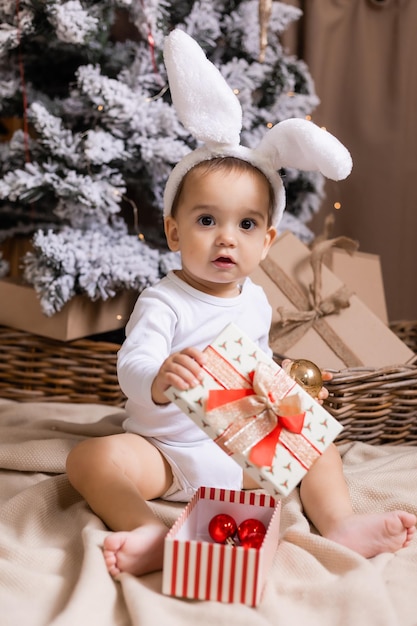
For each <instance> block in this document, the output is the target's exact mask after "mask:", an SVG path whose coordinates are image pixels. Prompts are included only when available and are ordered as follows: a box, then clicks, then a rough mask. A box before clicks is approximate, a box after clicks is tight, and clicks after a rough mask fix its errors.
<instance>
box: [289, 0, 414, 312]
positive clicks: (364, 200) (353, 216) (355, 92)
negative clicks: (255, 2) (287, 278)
mask: <svg viewBox="0 0 417 626" xmlns="http://www.w3.org/2000/svg"><path fill="white" fill-rule="evenodd" d="M287 4H291V5H294V6H299V7H300V8H301V9H302V10H303V17H302V19H301V20H300V21H299V22H298V23H296V24H295V25H294V27H293V28H292V29H290V30H289V32H288V33H287V34H286V40H285V41H284V43H285V45H286V46H287V47H288V48H289V49H290V50H292V51H293V52H294V53H295V54H297V55H298V56H300V57H301V58H304V60H305V61H306V63H307V65H308V67H309V70H310V72H311V74H312V77H313V79H314V82H315V88H316V93H317V95H318V96H319V98H320V100H321V104H320V106H319V108H318V109H316V110H315V111H314V112H313V120H314V121H315V122H316V123H317V124H319V125H320V126H325V127H326V128H328V130H330V131H331V132H333V133H334V134H335V135H336V136H337V137H338V138H339V139H340V140H341V141H342V142H343V143H345V145H346V146H347V147H348V148H349V149H350V151H351V153H352V157H353V162H354V169H353V171H352V174H351V175H350V177H349V178H348V179H347V180H346V181H343V182H339V183H328V184H327V186H326V190H327V198H326V201H325V202H324V203H323V207H322V209H321V211H320V214H319V216H317V217H316V218H314V220H313V223H312V224H311V226H312V228H313V230H314V231H315V232H316V233H317V234H319V233H320V232H321V230H322V224H323V220H324V217H325V216H326V215H327V214H329V213H330V212H333V213H334V215H335V230H334V235H339V234H343V235H347V236H349V237H352V238H354V239H357V240H358V241H359V242H360V249H361V250H363V251H365V252H373V253H376V254H379V255H380V257H381V263H382V271H383V277H384V285H385V292H386V298H387V306H388V315H389V318H390V320H398V319H409V320H414V319H417V280H416V273H417V0H287ZM335 201H340V202H341V203H342V208H341V209H340V210H338V211H336V210H335V209H334V208H333V203H334V202H335Z"/></svg>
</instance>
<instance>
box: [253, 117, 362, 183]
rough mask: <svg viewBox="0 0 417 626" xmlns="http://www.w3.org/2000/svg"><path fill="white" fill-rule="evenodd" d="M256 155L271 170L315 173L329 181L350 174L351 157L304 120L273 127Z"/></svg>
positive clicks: (316, 127)
mask: <svg viewBox="0 0 417 626" xmlns="http://www.w3.org/2000/svg"><path fill="white" fill-rule="evenodd" d="M256 152H258V153H259V154H261V155H262V156H263V157H264V158H266V159H268V160H269V161H270V163H271V165H273V167H274V168H275V169H277V170H279V169H280V168H282V167H284V168H285V167H292V168H296V169H298V170H305V171H319V172H321V173H322V174H323V175H324V176H326V177H327V178H331V179H332V180H342V179H344V178H346V177H347V176H349V174H350V172H351V170H352V157H351V156H350V153H349V151H348V150H347V148H345V146H344V145H343V144H342V143H340V141H339V140H338V139H336V137H335V136H334V135H332V134H331V133H329V132H327V131H326V130H323V129H322V128H320V127H319V126H317V125H316V124H313V122H309V121H307V120H305V119H299V118H296V119H288V120H284V121H283V122H279V124H276V125H275V126H274V127H273V128H271V130H269V131H268V132H267V133H266V134H265V135H264V137H263V138H262V140H261V142H260V144H259V146H258V147H257V148H256Z"/></svg>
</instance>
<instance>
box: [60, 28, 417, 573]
mask: <svg viewBox="0 0 417 626" xmlns="http://www.w3.org/2000/svg"><path fill="white" fill-rule="evenodd" d="M165 64H166V66H167V71H168V76H169V84H170V90H171V95H172V99H173V103H174V105H175V107H176V109H177V112H178V115H179V117H180V119H181V121H182V122H183V124H184V125H185V126H186V128H188V130H190V132H191V133H192V134H193V135H194V137H195V138H196V139H197V140H198V141H199V142H200V143H201V144H202V145H200V147H199V148H197V149H196V150H194V151H193V152H191V153H190V154H188V155H187V156H185V157H184V158H183V159H182V160H181V161H180V162H179V163H178V164H177V165H176V166H175V168H174V169H173V171H172V173H171V175H170V177H169V179H168V181H167V185H166V189H165V195H164V226H165V234H166V238H167V243H168V246H169V248H170V249H171V250H172V251H174V252H178V253H180V256H181V267H180V269H178V270H177V271H172V272H170V273H169V274H168V275H167V276H166V277H165V278H163V279H162V280H161V281H160V282H159V283H158V284H157V285H155V286H153V287H150V288H148V289H145V290H144V291H143V292H142V293H141V295H140V296H139V298H138V301H137V303H136V306H135V309H134V311H133V313H132V316H131V318H130V320H129V322H128V324H127V327H126V340H125V342H124V344H123V346H122V347H121V349H120V352H119V355H118V376H119V381H120V385H121V388H122V389H123V391H124V393H125V395H126V397H127V398H128V400H127V403H126V410H127V413H128V417H127V419H126V420H125V423H124V428H125V432H124V433H121V434H117V435H111V436H108V437H101V438H95V439H90V440H85V441H83V442H81V443H80V444H78V445H77V446H76V447H75V448H74V449H73V450H72V451H71V452H70V454H69V456H68V461H67V473H68V478H69V480H70V482H71V483H72V485H73V486H74V487H75V489H77V490H78V491H79V493H80V494H81V495H82V496H83V497H84V498H85V499H86V501H87V502H88V504H89V505H90V507H91V508H92V510H93V511H94V512H95V513H96V514H97V515H98V516H99V517H100V518H101V519H102V520H103V522H104V523H105V524H106V525H107V526H108V528H110V529H111V531H112V532H111V533H110V534H109V535H108V536H107V537H106V538H105V540H104V558H105V561H106V564H107V567H108V570H109V572H110V574H111V575H112V576H117V575H118V574H120V573H121V572H130V573H131V574H135V575H142V574H146V573H148V572H151V571H155V570H158V569H160V568H161V567H162V562H163V548H164V538H165V535H166V533H167V528H166V526H165V525H164V524H163V523H162V522H161V521H160V520H159V519H158V518H157V517H156V516H155V515H154V513H153V512H152V510H151V508H150V507H149V506H148V501H149V500H153V499H155V498H163V499H165V500H169V501H176V502H187V501H189V500H190V498H191V497H192V496H193V494H194V493H195V492H196V490H197V488H198V487H199V486H201V485H205V486H209V487H218V488H225V489H237V490H239V489H242V488H243V489H250V488H256V487H258V485H256V484H255V483H254V481H253V479H251V478H250V477H249V476H247V475H245V474H244V473H243V471H242V469H241V468H240V467H239V466H238V465H237V464H236V463H235V461H234V460H233V459H232V458H231V457H229V456H228V455H227V454H225V453H224V452H223V451H222V450H221V449H220V448H219V447H218V446H217V444H216V443H214V442H213V441H212V440H211V439H210V438H209V437H207V436H206V435H205V434H204V433H203V431H202V430H201V429H200V428H199V427H198V426H196V425H195V424H194V422H193V421H192V420H191V419H190V418H189V417H187V415H185V414H184V413H182V412H181V410H180V409H178V407H176V406H175V405H174V404H172V403H170V402H169V401H168V399H167V398H166V396H165V391H166V390H167V388H168V387H170V386H171V385H173V386H174V387H176V388H178V389H180V390H185V389H188V388H189V387H192V386H195V385H197V384H198V383H199V381H200V379H201V375H202V366H203V365H204V353H203V350H204V348H205V347H206V346H207V345H208V344H209V343H211V342H212V340H213V339H214V338H215V337H216V336H217V335H218V334H219V333H220V332H221V331H222V330H223V329H224V328H225V326H227V324H229V323H231V322H234V323H235V324H236V325H237V326H238V327H239V328H240V329H241V330H242V332H244V333H246V334H247V335H248V336H249V337H250V338H251V339H252V340H253V341H255V342H256V343H257V345H259V347H260V348H261V349H262V350H263V351H264V352H266V353H267V354H269V355H271V350H270V348H269V346H268V334H269V329H270V324H271V317H272V312H271V307H270V305H269V303H268V301H267V298H266V296H265V294H264V292H263V290H262V289H261V288H260V287H259V286H257V285H255V284H254V283H253V282H252V281H251V280H250V278H249V276H250V275H251V273H252V272H253V271H254V270H255V268H256V267H257V266H258V265H259V263H260V262H261V261H262V259H264V258H265V256H266V255H267V253H268V250H269V248H270V246H271V245H272V243H273V242H274V240H275V238H276V235H277V226H278V224H279V221H280V219H281V216H282V213H283V211H284V208H285V191H284V187H283V184H282V181H281V178H280V175H279V173H278V171H279V169H280V168H282V167H299V168H301V169H312V170H319V171H321V172H322V173H323V174H325V175H326V176H328V177H330V178H334V179H336V180H338V179H341V178H344V177H346V176H347V175H348V174H349V172H350V169H351V166H352V162H351V158H350V154H349V152H348V151H347V150H346V148H345V147H344V146H343V145H342V144H341V143H340V142H339V141H338V140H337V139H336V138H335V137H333V136H332V135H331V134H330V133H328V132H326V131H324V130H322V129H320V128H318V127H317V126H315V125H314V124H313V123H312V122H307V121H306V120H302V119H293V120H285V121H283V122H280V123H279V124H277V125H276V126H274V127H273V128H272V129H270V130H269V131H267V133H266V135H265V137H264V138H263V139H262V140H261V142H260V144H259V146H258V147H257V148H256V149H249V148H246V147H244V146H241V145H240V143H239V141H240V130H241V125H242V115H241V108H240V104H239V101H238V100H237V98H236V96H235V95H234V93H233V91H232V90H231V89H230V87H228V85H227V84H226V82H225V81H224V79H223V78H222V76H221V75H220V73H219V72H218V70H217V69H216V68H215V67H214V66H213V65H212V64H211V63H209V61H208V60H207V59H206V57H205V55H204V53H203V51H202V50H201V48H200V47H199V46H198V45H197V43H196V42H195V41H194V40H192V39H191V38H190V37H189V36H188V35H186V33H184V32H183V31H181V30H174V31H172V32H171V34H170V35H169V37H168V38H167V40H166V44H165ZM301 356H302V355H301ZM326 396H327V392H326V390H325V389H322V391H321V392H320V395H319V400H321V401H322V400H323V399H324V398H325V397H326ZM342 470H343V468H342V462H341V458H340V455H339V453H338V450H337V448H336V446H334V445H331V446H330V447H329V448H328V449H327V450H326V452H325V453H324V454H323V455H322V456H321V457H320V458H319V459H318V460H317V461H316V462H315V463H314V465H313V466H312V468H311V469H310V471H309V472H308V473H307V475H306V476H305V478H304V479H303V481H302V483H301V487H300V496H301V500H302V504H303V507H304V511H305V513H306V515H307V516H308V518H309V519H310V521H311V522H312V523H313V524H314V526H315V527H316V528H317V530H318V531H319V532H320V533H321V534H322V535H323V536H324V537H327V538H329V539H332V540H333V541H336V542H338V543H340V544H343V545H345V546H347V547H349V548H351V549H352V550H355V551H357V552H358V553H359V554H361V555H363V556H364V557H373V556H375V555H377V554H379V553H381V552H395V551H396V550H399V549H400V548H403V547H405V546H407V545H408V543H409V542H410V540H411V538H412V536H413V533H414V531H415V524H416V516H415V515H412V514H410V513H407V512H405V511H391V512H387V513H382V514H370V515H368V514H366V515H357V514H355V513H354V512H353V509H352V505H351V501H350V497H349V492H348V489H347V485H346V483H345V480H344V476H343V471H342Z"/></svg>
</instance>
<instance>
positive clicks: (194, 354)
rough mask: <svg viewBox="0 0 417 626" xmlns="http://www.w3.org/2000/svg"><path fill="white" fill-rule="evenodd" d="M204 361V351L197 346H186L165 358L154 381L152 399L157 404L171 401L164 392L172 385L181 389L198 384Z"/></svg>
mask: <svg viewBox="0 0 417 626" xmlns="http://www.w3.org/2000/svg"><path fill="white" fill-rule="evenodd" d="M204 361H205V356H204V353H203V352H201V350H198V349H197V348H185V349H184V350H181V352H175V353H174V354H171V355H170V356H169V357H168V358H167V359H165V361H164V362H163V363H162V365H161V367H160V369H159V372H158V374H157V375H156V376H155V378H154V380H153V383H152V388H151V392H152V400H153V401H154V402H155V404H168V402H170V400H168V398H167V397H166V395H165V393H164V392H165V391H166V390H167V389H168V387H170V386H171V385H173V386H174V387H176V388H177V389H180V390H186V389H189V388H190V387H195V386H196V385H198V384H199V383H200V382H201V379H202V376H203V371H202V366H203V365H204Z"/></svg>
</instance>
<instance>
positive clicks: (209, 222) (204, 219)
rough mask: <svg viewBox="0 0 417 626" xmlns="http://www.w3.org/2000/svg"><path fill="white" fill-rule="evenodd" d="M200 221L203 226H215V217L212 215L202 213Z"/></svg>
mask: <svg viewBox="0 0 417 626" xmlns="http://www.w3.org/2000/svg"><path fill="white" fill-rule="evenodd" d="M198 223H199V224H201V226H213V224H214V218H213V217H211V215H202V216H201V217H199V218H198Z"/></svg>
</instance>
